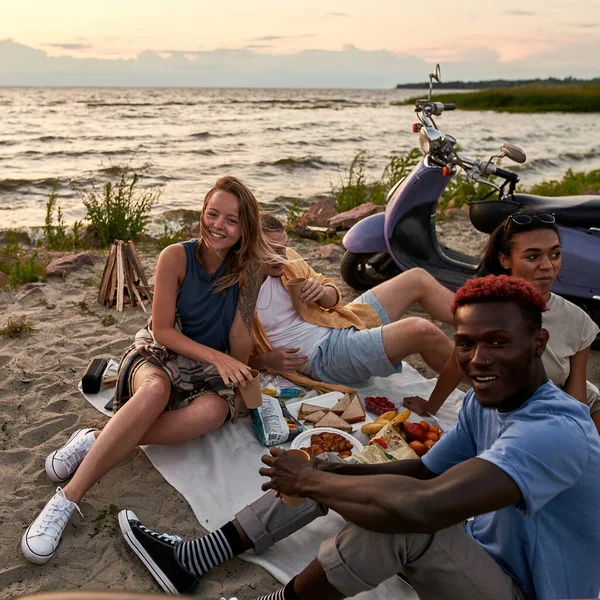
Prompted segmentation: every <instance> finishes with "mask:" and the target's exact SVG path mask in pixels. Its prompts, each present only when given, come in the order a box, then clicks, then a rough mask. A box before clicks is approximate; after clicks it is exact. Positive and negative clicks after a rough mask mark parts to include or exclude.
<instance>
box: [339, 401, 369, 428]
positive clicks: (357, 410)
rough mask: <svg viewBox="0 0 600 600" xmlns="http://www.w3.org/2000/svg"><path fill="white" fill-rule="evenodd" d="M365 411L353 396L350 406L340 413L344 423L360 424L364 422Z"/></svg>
mask: <svg viewBox="0 0 600 600" xmlns="http://www.w3.org/2000/svg"><path fill="white" fill-rule="evenodd" d="M365 417H366V415H365V409H364V408H363V406H362V404H361V401H360V400H359V398H358V396H356V395H355V396H354V398H353V399H352V402H351V403H350V406H348V408H347V409H346V410H345V411H344V412H343V413H342V416H341V418H342V419H344V421H346V423H360V422H361V421H364V420H365Z"/></svg>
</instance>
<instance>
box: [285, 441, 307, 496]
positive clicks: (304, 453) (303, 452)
mask: <svg viewBox="0 0 600 600" xmlns="http://www.w3.org/2000/svg"><path fill="white" fill-rule="evenodd" d="M287 453H288V454H291V455H292V456H296V457H297V458H301V459H302V460H310V454H309V453H308V452H307V451H306V450H299V449H296V448H294V449H292V450H288V451H287ZM281 501H282V502H283V503H284V504H287V505H288V506H300V504H304V502H306V498H300V497H298V496H287V495H286V494H281Z"/></svg>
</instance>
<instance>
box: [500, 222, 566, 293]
mask: <svg viewBox="0 0 600 600" xmlns="http://www.w3.org/2000/svg"><path fill="white" fill-rule="evenodd" d="M500 262H501V263H502V266H503V267H504V268H505V269H508V270H510V274H511V275H513V276H514V277H520V278H521V279H524V280H525V281H529V282H530V283H531V284H532V285H533V286H534V287H535V288H536V289H537V290H538V292H540V294H542V297H543V298H547V297H548V294H549V293H550V288H551V287H552V284H553V283H554V280H555V279H556V277H557V276H558V272H559V271H560V266H561V263H562V255H561V248H560V240H559V238H558V235H557V234H556V232H554V231H552V230H551V229H536V230H534V231H524V232H523V233H518V234H516V235H515V236H514V237H513V238H512V240H511V247H510V255H509V256H507V255H504V254H501V255H500Z"/></svg>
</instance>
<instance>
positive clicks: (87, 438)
mask: <svg viewBox="0 0 600 600" xmlns="http://www.w3.org/2000/svg"><path fill="white" fill-rule="evenodd" d="M94 431H96V429H93V428H92V429H80V430H79V431H76V432H75V433H74V434H73V435H72V436H71V437H70V438H69V441H68V442H67V443H66V444H65V445H64V446H63V447H62V448H59V449H58V450H55V451H54V452H52V453H50V454H48V456H47V457H46V473H47V474H48V477H50V479H52V481H54V483H62V482H63V481H66V480H67V479H69V477H71V475H73V473H75V471H77V467H78V466H79V465H80V464H81V461H82V460H83V459H84V457H85V455H86V454H87V453H88V452H89V451H90V448H91V447H92V444H93V443H94V442H95V441H96V436H95V435H94Z"/></svg>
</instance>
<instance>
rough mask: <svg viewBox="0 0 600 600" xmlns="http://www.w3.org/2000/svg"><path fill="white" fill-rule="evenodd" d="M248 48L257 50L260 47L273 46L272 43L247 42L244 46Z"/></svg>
mask: <svg viewBox="0 0 600 600" xmlns="http://www.w3.org/2000/svg"><path fill="white" fill-rule="evenodd" d="M244 48H246V49H248V50H258V49H261V48H275V46H274V45H273V44H248V45H246V46H244Z"/></svg>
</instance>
